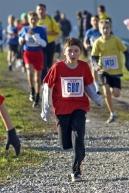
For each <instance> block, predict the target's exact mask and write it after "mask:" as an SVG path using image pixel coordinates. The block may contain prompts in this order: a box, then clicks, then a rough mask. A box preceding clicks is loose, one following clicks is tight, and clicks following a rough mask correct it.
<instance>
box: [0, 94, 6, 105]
mask: <svg viewBox="0 0 129 193" xmlns="http://www.w3.org/2000/svg"><path fill="white" fill-rule="evenodd" d="M4 99H5V98H4V97H3V96H2V95H0V105H2V103H3V101H4Z"/></svg>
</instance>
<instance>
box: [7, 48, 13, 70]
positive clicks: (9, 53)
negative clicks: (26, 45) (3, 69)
mask: <svg viewBox="0 0 129 193" xmlns="http://www.w3.org/2000/svg"><path fill="white" fill-rule="evenodd" d="M11 54H12V53H11V49H10V48H8V53H7V62H8V69H9V71H12V63H11Z"/></svg>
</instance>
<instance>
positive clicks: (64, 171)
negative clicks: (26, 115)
mask: <svg viewBox="0 0 129 193" xmlns="http://www.w3.org/2000/svg"><path fill="white" fill-rule="evenodd" d="M20 74H21V73H20ZM18 77H19V78H20V79H21V87H22V88H24V86H23V85H22V83H23V84H24V83H25V82H24V81H25V77H23V75H18ZM24 85H25V84H24ZM24 89H26V88H24ZM128 94H129V88H128V85H127V84H125V85H124V88H123V92H122V96H121V98H120V99H119V100H114V105H115V106H116V110H117V112H118V119H117V120H116V122H114V123H112V124H108V125H107V124H105V120H106V119H107V116H108V115H107V111H106V109H105V108H104V107H103V108H98V107H96V106H95V105H94V104H92V108H91V112H90V113H89V114H88V116H87V118H88V119H89V122H88V123H87V125H86V137H85V144H86V158H85V160H84V163H83V181H82V182H80V183H71V181H70V179H69V174H70V169H71V161H72V151H62V150H61V149H60V147H59V145H58V139H57V135H55V134H53V133H50V134H48V135H46V136H45V137H44V138H43V139H42V140H41V139H40V140H30V141H24V144H25V145H26V144H28V143H29V145H30V146H31V148H32V149H36V150H37V151H39V150H42V151H45V152H48V154H49V160H48V161H46V162H45V163H43V164H42V165H41V166H39V168H37V169H35V170H33V169H30V168H28V169H24V170H23V171H22V176H20V178H19V179H13V182H12V183H11V184H8V185H7V186H6V187H2V188H1V189H0V192H1V193H40V192H41V193H64V192H65V193H129V119H127V116H128V115H129V97H128V96H129V95H128ZM125 118H126V120H125Z"/></svg>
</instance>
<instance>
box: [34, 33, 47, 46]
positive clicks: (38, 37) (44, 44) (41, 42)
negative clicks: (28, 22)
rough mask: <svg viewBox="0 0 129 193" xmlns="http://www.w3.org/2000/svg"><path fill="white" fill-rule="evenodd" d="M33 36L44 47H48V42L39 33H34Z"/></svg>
mask: <svg viewBox="0 0 129 193" xmlns="http://www.w3.org/2000/svg"><path fill="white" fill-rule="evenodd" d="M32 37H33V39H34V40H35V41H36V42H37V43H38V44H39V45H41V46H42V47H46V45H47V42H46V41H45V40H44V39H42V38H41V37H40V35H39V34H34V35H32Z"/></svg>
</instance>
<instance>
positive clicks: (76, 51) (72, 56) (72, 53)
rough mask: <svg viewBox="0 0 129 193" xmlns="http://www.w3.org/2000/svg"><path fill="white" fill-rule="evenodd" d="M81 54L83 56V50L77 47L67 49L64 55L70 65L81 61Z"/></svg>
mask: <svg viewBox="0 0 129 193" xmlns="http://www.w3.org/2000/svg"><path fill="white" fill-rule="evenodd" d="M80 54H81V50H80V48H79V47H78V46H76V45H73V46H69V47H66V48H65V50H64V55H65V57H66V60H67V61H68V62H70V63H74V62H76V61H77V60H78V59H79V56H80Z"/></svg>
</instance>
